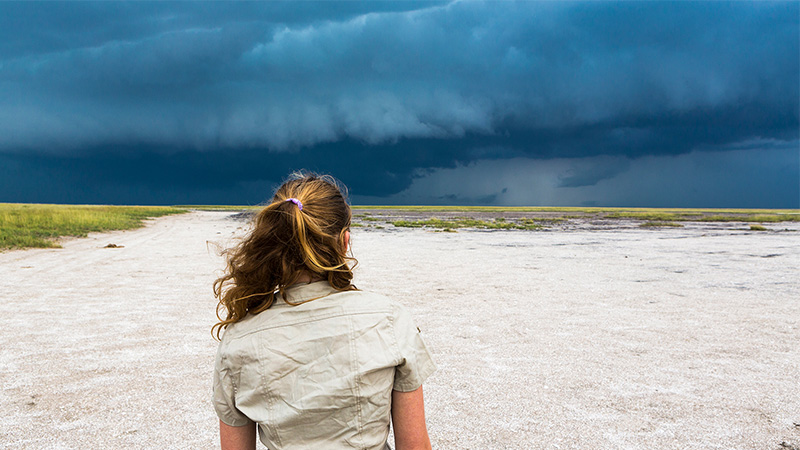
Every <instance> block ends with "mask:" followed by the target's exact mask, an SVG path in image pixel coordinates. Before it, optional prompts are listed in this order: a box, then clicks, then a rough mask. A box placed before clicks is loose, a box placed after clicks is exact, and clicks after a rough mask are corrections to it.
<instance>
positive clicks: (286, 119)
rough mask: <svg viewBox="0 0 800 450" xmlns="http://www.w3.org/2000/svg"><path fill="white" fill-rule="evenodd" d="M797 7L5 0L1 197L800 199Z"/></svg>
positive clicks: (781, 204)
mask: <svg viewBox="0 0 800 450" xmlns="http://www.w3.org/2000/svg"><path fill="white" fill-rule="evenodd" d="M798 29H800V4H799V3H798V2H638V1H631V2H615V3H605V2H531V1H526V2H270V3H267V2H261V3H260V2H246V3H228V2H209V3H205V2H176V3H173V2H153V3H150V2H133V3H127V2H83V3H75V2H21V3H15V2H2V3H0V201H5V202H58V203H119V204H179V203H195V204H211V203H214V204H217V203H226V204H255V203H259V202H262V201H264V200H265V199H266V198H267V197H268V196H269V195H270V194H271V191H272V189H273V188H274V187H275V186H276V184H279V183H280V181H281V179H282V178H284V177H285V176H286V175H287V174H288V173H289V172H291V171H292V170H297V169H310V170H317V171H322V172H326V173H331V174H333V175H334V176H336V177H338V178H340V179H341V180H342V181H344V182H345V183H346V184H347V185H348V186H349V187H350V189H351V196H352V199H353V201H354V203H361V204H365V203H370V204H389V203H412V204H492V205H575V206H580V205H597V206H662V207H666V206H674V207H764V208H798V207H800V140H799V135H800V132H799V129H800V113H799V111H800V100H799V99H800V45H798V43H799V42H800V35H799V33H798Z"/></svg>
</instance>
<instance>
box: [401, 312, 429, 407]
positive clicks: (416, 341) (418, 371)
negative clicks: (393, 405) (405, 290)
mask: <svg viewBox="0 0 800 450" xmlns="http://www.w3.org/2000/svg"><path fill="white" fill-rule="evenodd" d="M394 333H395V338H396V339H397V346H398V349H399V351H400V364H399V365H397V366H396V367H395V372H394V386H393V389H394V390H395V391H401V392H411V391H415V390H417V389H419V387H420V386H422V383H423V382H424V381H425V379H426V378H428V376H430V374H432V373H433V372H435V371H436V364H434V362H433V359H432V358H431V355H430V352H428V348H427V347H425V342H423V341H422V336H420V332H419V328H417V326H416V325H414V321H413V319H412V318H411V314H410V313H409V312H408V311H407V310H406V309H405V308H403V307H401V306H399V305H398V306H396V307H395V319H394Z"/></svg>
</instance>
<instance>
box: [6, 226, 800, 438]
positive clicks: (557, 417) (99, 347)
mask: <svg viewBox="0 0 800 450" xmlns="http://www.w3.org/2000/svg"><path fill="white" fill-rule="evenodd" d="M228 215H229V213H217V212H197V213H192V214H186V215H180V216H173V217H166V218H162V219H158V220H157V221H154V222H153V223H152V224H151V225H150V226H148V227H146V228H143V229H140V230H134V231H126V232H115V233H108V234H102V235H92V236H90V237H89V238H87V239H76V240H70V241H67V242H65V243H64V248H63V249H48V250H26V251H12V252H5V253H0V292H2V305H3V307H4V319H3V322H2V326H0V339H2V347H1V348H0V404H2V407H3V414H2V415H0V448H8V449H12V448H13V449H19V448H29V449H42V448H48V449H49V448H53V449H100V448H113V449H120V448H176V449H184V448H185V449H189V448H211V447H213V446H215V445H216V439H217V435H216V416H215V415H214V413H213V411H212V408H211V404H210V401H209V397H210V396H209V394H210V389H211V387H210V385H211V383H210V381H211V364H212V358H213V354H214V352H215V349H216V344H215V341H213V340H212V339H211V336H210V334H209V329H210V326H211V325H212V324H213V321H214V315H213V308H214V304H215V302H214V300H213V298H212V295H211V283H212V281H213V280H214V278H215V276H216V271H218V270H219V269H220V268H221V264H222V262H221V259H220V258H219V257H218V256H216V253H215V252H214V249H213V246H211V247H209V246H208V245H207V241H212V242H218V243H221V244H222V245H225V243H226V241H227V240H228V239H229V238H230V237H231V236H233V235H235V234H237V233H241V229H239V230H237V228H241V227H242V226H243V224H242V223H241V222H237V221H233V220H229V219H227V218H226V217H227V216H228ZM739 228H741V225H740V226H739ZM768 228H774V229H781V230H783V229H785V228H789V229H790V230H792V231H781V232H777V231H771V232H748V231H740V230H738V229H737V228H736V225H735V224H730V225H726V226H725V227H717V228H715V229H710V228H708V229H707V228H702V227H687V228H684V229H662V230H644V229H637V228H625V229H610V230H575V231H568V232H533V231H510V232H508V231H493V232H480V231H466V230H460V231H459V232H458V233H432V232H429V231H425V230H419V229H413V230H412V229H404V230H402V231H394V230H388V229H387V230H375V229H354V234H353V249H354V253H355V256H356V257H357V258H358V259H359V261H360V265H359V267H358V268H357V269H356V284H357V285H358V286H359V287H360V288H362V289H365V290H374V291H377V292H381V293H386V294H388V295H390V296H392V297H394V298H396V299H398V300H399V301H401V302H402V303H404V304H406V305H407V306H408V307H409V308H411V310H412V311H413V312H414V315H415V317H416V319H417V323H418V325H419V326H420V328H421V329H422V331H423V335H424V336H425V338H426V340H427V342H428V343H429V346H430V348H431V350H432V352H433V353H434V356H435V358H436V361H437V364H438V366H439V371H438V372H437V373H435V374H434V375H433V376H432V377H431V378H430V379H429V380H428V382H427V383H426V385H425V390H426V398H427V405H426V406H427V414H428V424H429V429H430V432H431V437H432V440H433V444H434V448H438V449H558V448H561V449H564V448H576V449H588V448H600V449H604V448H608V449H617V448H620V449H622V448H630V449H639V448H702V449H712V448H719V449H776V450H777V449H781V448H787V447H781V443H782V442H783V443H784V444H785V445H789V446H794V447H795V448H800V426H797V425H794V424H795V423H800V395H798V391H800V388H799V386H800V381H798V380H800V347H798V342H800V301H798V299H800V277H799V276H798V274H797V273H798V272H797V270H798V267H800V224H790V225H786V224H780V225H775V226H772V225H770V226H768ZM109 243H113V244H117V245H122V246H123V247H122V248H103V247H104V246H105V245H106V244H109ZM790 448H791V447H790Z"/></svg>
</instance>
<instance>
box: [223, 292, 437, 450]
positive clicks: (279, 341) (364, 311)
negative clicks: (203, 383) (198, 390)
mask: <svg viewBox="0 0 800 450" xmlns="http://www.w3.org/2000/svg"><path fill="white" fill-rule="evenodd" d="M286 296H287V297H288V298H289V301H290V302H291V303H293V304H294V305H290V304H287V303H285V302H284V301H283V300H282V298H278V299H276V302H275V304H274V305H273V306H272V307H271V308H270V309H269V310H267V311H264V312H262V313H260V314H258V315H255V316H248V317H247V318H245V319H244V320H242V321H240V322H238V323H236V324H234V325H232V326H230V327H229V328H228V329H227V330H226V332H225V335H224V337H223V339H222V342H221V343H220V347H219V352H218V355H217V370H216V373H217V374H218V375H217V377H215V398H214V401H215V405H216V408H217V413H218V415H219V417H220V419H221V420H223V421H224V422H226V423H228V424H229V425H235V424H242V425H244V424H246V423H248V422H249V421H251V420H252V421H255V422H257V423H258V424H259V434H260V435H261V440H262V442H264V443H265V444H266V445H267V446H268V447H269V448H270V449H301V448H303V449H305V448H325V449H336V448H347V449H350V448H358V449H384V448H385V447H386V441H387V437H388V434H389V418H390V409H391V391H392V390H393V389H394V390H398V391H410V390H414V389H416V388H418V387H419V386H420V385H421V384H422V381H423V380H424V379H425V378H426V377H427V376H428V375H429V374H430V373H432V372H433V371H434V370H435V367H434V365H433V362H432V361H431V359H430V356H429V355H428V352H427V350H426V349H425V346H424V344H423V343H422V340H421V339H420V338H419V334H418V331H417V329H416V327H414V325H413V323H412V321H411V317H410V315H409V314H408V312H407V311H406V310H405V309H404V308H402V307H401V306H400V305H399V304H397V303H395V302H393V301H392V300H390V299H388V298H386V297H383V296H381V295H377V294H373V293H368V292H362V291H348V292H339V291H337V290H335V289H333V288H332V287H331V286H330V285H329V284H328V283H327V282H326V281H319V282H315V283H310V284H300V285H295V286H293V287H291V288H290V289H288V290H287V291H286Z"/></svg>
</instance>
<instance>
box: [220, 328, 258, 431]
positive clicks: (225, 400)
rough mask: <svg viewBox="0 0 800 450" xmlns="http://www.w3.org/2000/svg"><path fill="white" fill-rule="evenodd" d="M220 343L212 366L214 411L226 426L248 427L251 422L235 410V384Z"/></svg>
mask: <svg viewBox="0 0 800 450" xmlns="http://www.w3.org/2000/svg"><path fill="white" fill-rule="evenodd" d="M222 350H223V346H222V343H220V346H219V350H217V358H216V362H215V364H214V387H213V390H214V397H213V400H214V410H215V411H216V413H217V416H218V417H219V420H221V421H223V422H224V423H225V424H226V425H230V426H232V427H241V426H245V425H249V424H250V423H251V422H252V421H251V420H250V419H249V418H248V417H247V416H245V415H244V414H242V412H241V411H239V410H238V409H236V384H235V383H234V380H233V376H232V370H231V367H230V366H229V364H228V360H227V357H226V356H225V355H224V354H223V351H222Z"/></svg>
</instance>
